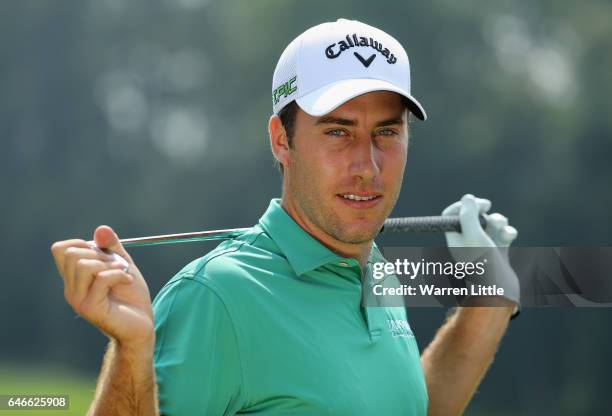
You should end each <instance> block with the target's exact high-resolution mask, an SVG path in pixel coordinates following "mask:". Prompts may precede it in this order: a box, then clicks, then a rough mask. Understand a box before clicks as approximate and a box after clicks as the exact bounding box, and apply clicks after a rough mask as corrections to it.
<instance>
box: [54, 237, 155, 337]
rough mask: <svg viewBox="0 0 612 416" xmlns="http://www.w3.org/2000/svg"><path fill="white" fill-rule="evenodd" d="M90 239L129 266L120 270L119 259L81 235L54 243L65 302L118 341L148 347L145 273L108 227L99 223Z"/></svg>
mask: <svg viewBox="0 0 612 416" xmlns="http://www.w3.org/2000/svg"><path fill="white" fill-rule="evenodd" d="M94 241H95V244H96V246H97V247H99V248H101V249H108V250H110V251H112V252H114V253H116V255H119V256H121V257H122V258H123V259H125V260H127V262H128V263H129V268H128V270H127V271H124V264H123V263H121V262H118V261H116V259H115V258H114V257H113V256H111V255H108V254H104V253H103V252H101V251H100V250H96V249H94V248H93V247H92V246H90V245H89V244H88V243H87V242H86V241H84V240H65V241H59V242H56V243H54V244H53V245H52V246H51V252H52V254H53V258H54V259H55V264H56V266H57V269H58V271H59V273H60V275H61V276H62V279H63V280H64V296H65V298H66V301H67V302H68V304H69V305H70V306H71V307H72V309H74V311H75V312H76V313H78V314H79V315H80V316H82V317H83V318H85V319H86V320H88V321H89V322H91V323H92V324H93V325H95V326H96V327H97V328H99V329H100V330H101V331H102V332H104V333H105V334H106V335H107V336H109V337H111V338H113V339H114V340H115V341H116V342H117V344H118V345H119V346H122V347H126V348H135V349H139V348H141V346H145V345H146V346H147V347H148V348H149V349H150V348H152V346H153V339H154V328H153V312H152V308H151V297H150V295H149V289H148V288H147V284H146V282H145V280H144V278H143V277H142V275H141V274H140V271H139V270H138V268H137V267H136V265H135V264H134V261H133V260H132V258H131V257H130V255H129V254H128V253H127V252H126V251H125V249H124V248H123V246H122V245H121V243H120V242H119V238H118V237H117V235H116V234H115V233H114V231H113V230H112V229H111V228H110V227H107V226H100V227H98V228H97V229H96V231H95V233H94Z"/></svg>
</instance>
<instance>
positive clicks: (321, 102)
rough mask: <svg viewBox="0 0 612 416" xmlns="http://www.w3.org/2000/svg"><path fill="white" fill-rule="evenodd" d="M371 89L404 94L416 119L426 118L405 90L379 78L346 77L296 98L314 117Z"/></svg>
mask: <svg viewBox="0 0 612 416" xmlns="http://www.w3.org/2000/svg"><path fill="white" fill-rule="evenodd" d="M372 91H392V92H396V93H398V94H400V95H402V96H404V97H405V98H406V100H407V104H408V109H409V110H410V112H411V113H413V114H414V115H415V116H416V117H417V118H418V119H420V120H426V119H427V114H425V110H424V109H423V107H422V106H421V104H420V103H419V102H418V101H417V100H416V99H415V98H414V97H413V96H411V95H410V94H408V92H407V91H404V90H402V89H401V88H398V87H396V86H395V85H393V84H391V83H389V82H387V81H382V80H379V79H369V78H365V79H346V80H342V81H337V82H334V83H332V84H329V85H326V86H324V87H321V88H319V89H316V90H314V91H311V92H309V93H308V94H306V95H304V96H303V97H300V98H298V99H296V101H297V103H298V105H299V106H300V108H301V109H302V110H304V111H305V112H306V113H308V114H310V115H311V116H314V117H319V116H322V115H324V114H327V113H329V112H331V111H333V110H335V109H336V108H338V107H340V106H341V105H342V104H344V103H345V102H347V101H348V100H351V99H353V98H355V97H357V96H359V95H362V94H365V93H368V92H372Z"/></svg>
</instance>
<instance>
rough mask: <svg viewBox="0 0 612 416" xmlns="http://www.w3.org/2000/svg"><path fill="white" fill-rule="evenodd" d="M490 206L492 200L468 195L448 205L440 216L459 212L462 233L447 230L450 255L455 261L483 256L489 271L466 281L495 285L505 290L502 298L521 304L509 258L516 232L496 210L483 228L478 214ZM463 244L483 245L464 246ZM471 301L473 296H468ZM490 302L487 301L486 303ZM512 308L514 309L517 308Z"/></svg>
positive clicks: (517, 282)
mask: <svg viewBox="0 0 612 416" xmlns="http://www.w3.org/2000/svg"><path fill="white" fill-rule="evenodd" d="M489 209H491V201H489V200H488V199H482V198H476V197H474V196H473V195H470V194H467V195H464V196H463V197H462V198H461V201H457V202H455V203H453V204H451V205H450V206H448V207H447V208H446V209H444V211H443V212H442V215H445V216H446V215H459V221H460V223H461V233H458V232H448V233H446V241H447V243H448V246H449V249H450V251H451V254H452V255H453V257H454V258H455V260H456V261H474V260H476V259H477V258H478V257H479V256H480V255H486V257H487V260H489V261H488V265H487V270H488V272H487V273H486V274H485V275H484V276H477V277H475V278H474V279H472V280H473V281H470V280H469V279H467V278H466V280H468V282H469V283H472V284H474V283H478V284H481V285H493V284H495V285H497V286H498V287H502V288H503V289H504V296H503V297H504V298H506V299H508V300H510V301H511V302H513V303H515V304H516V305H517V309H516V310H518V307H519V306H520V285H519V280H518V277H517V276H516V273H515V272H514V270H513V269H512V267H511V266H510V262H509V259H508V247H509V246H510V244H512V242H513V241H514V239H515V238H516V236H517V235H518V232H517V231H516V229H515V228H514V227H512V226H510V225H508V219H507V218H506V217H504V216H503V215H501V214H499V213H494V214H490V215H488V216H487V226H486V229H483V228H482V226H481V225H480V221H479V215H480V214H484V213H486V212H488V211H489ZM465 247H473V248H482V250H480V251H479V250H478V249H465ZM470 300H471V301H473V300H474V299H470ZM489 304H490V303H489ZM516 310H515V311H516Z"/></svg>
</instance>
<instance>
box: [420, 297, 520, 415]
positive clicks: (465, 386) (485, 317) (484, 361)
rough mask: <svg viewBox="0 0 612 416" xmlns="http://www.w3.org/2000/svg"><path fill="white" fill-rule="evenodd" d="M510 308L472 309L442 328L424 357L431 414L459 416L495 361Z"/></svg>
mask: <svg viewBox="0 0 612 416" xmlns="http://www.w3.org/2000/svg"><path fill="white" fill-rule="evenodd" d="M512 311H513V306H510V307H469V308H457V311H456V312H455V313H454V314H453V315H452V316H451V317H450V318H449V319H448V320H447V322H446V323H445V324H444V325H443V326H442V327H441V328H440V330H439V331H438V333H437V334H436V336H435V338H434V340H433V341H432V342H431V344H430V345H429V346H428V347H427V348H426V349H425V351H424V352H423V354H422V356H421V364H422V366H423V371H424V372H425V380H426V383H427V391H428V393H429V415H436V416H437V415H445V416H447V415H458V414H461V413H462V412H463V410H464V409H465V408H466V407H467V405H468V403H469V401H470V399H471V398H472V396H473V394H474V391H475V390H476V388H477V387H478V384H480V381H481V380H482V378H483V376H484V374H485V373H486V371H487V369H488V368H489V365H490V364H491V362H492V361H493V357H494V355H495V352H496V351H497V347H498V345H499V342H500V340H501V338H502V336H503V334H504V333H505V332H506V328H507V326H508V321H509V319H510V316H511V315H512Z"/></svg>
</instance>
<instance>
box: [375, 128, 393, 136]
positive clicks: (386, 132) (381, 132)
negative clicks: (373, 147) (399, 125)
mask: <svg viewBox="0 0 612 416" xmlns="http://www.w3.org/2000/svg"><path fill="white" fill-rule="evenodd" d="M376 134H377V135H378V136H395V135H397V132H396V131H395V130H392V129H382V130H379V131H378V132H377V133H376Z"/></svg>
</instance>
